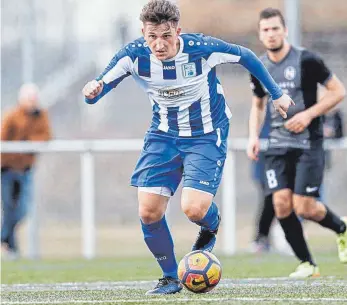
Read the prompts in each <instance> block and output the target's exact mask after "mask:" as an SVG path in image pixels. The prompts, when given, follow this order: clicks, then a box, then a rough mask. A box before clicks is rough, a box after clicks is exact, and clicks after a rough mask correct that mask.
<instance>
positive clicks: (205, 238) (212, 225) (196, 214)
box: [181, 187, 220, 251]
mask: <svg viewBox="0 0 347 305" xmlns="http://www.w3.org/2000/svg"><path fill="white" fill-rule="evenodd" d="M212 200H213V195H212V194H210V193H207V192H204V191H201V190H198V189H194V188H191V187H184V188H183V190H182V199H181V207H182V211H183V212H184V213H185V214H186V216H187V217H188V219H189V220H190V221H192V222H194V223H196V224H197V225H198V226H200V227H201V230H200V232H199V235H198V237H197V239H196V241H195V243H194V245H193V247H192V250H193V251H195V250H206V251H212V249H213V247H214V245H215V243H216V234H217V231H218V227H219V223H220V215H219V210H218V207H217V205H216V204H215V203H214V202H213V201H212Z"/></svg>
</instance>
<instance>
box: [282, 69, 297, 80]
mask: <svg viewBox="0 0 347 305" xmlns="http://www.w3.org/2000/svg"><path fill="white" fill-rule="evenodd" d="M295 75H296V70H295V68H294V67H293V66H288V67H287V68H285V69H284V77H285V78H286V79H288V80H293V79H294V78H295Z"/></svg>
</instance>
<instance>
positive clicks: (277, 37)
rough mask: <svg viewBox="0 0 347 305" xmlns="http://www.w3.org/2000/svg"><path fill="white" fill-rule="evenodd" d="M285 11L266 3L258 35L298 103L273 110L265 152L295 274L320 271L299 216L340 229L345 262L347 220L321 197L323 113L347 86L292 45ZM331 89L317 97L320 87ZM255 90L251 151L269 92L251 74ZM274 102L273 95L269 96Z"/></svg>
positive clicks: (274, 71)
mask: <svg viewBox="0 0 347 305" xmlns="http://www.w3.org/2000/svg"><path fill="white" fill-rule="evenodd" d="M287 34H288V30H287V28H286V25H285V21H284V18H283V16H282V14H281V12H280V11H279V10H277V9H272V8H268V9H266V10H264V11H262V12H261V13H260V20H259V38H260V40H261V42H262V43H263V44H264V46H265V48H266V49H267V52H266V54H265V55H264V56H262V57H261V60H262V61H263V63H264V65H265V66H266V67H267V69H268V70H269V72H270V74H271V75H272V77H273V78H274V80H275V81H276V82H277V83H278V84H279V86H280V87H281V88H282V90H284V91H285V92H286V93H287V94H288V95H289V96H291V98H292V99H293V100H294V102H295V106H294V107H291V108H290V109H289V111H288V118H287V119H283V118H281V117H280V116H278V115H277V114H276V113H275V112H274V111H272V114H271V130H270V134H269V148H268V150H267V152H266V154H265V171H266V180H267V192H268V193H269V194H271V193H272V194H273V204H274V208H275V213H276V217H277V218H278V220H279V222H280V224H281V226H282V228H283V230H284V233H285V236H286V239H287V241H288V243H289V244H290V245H291V247H292V249H293V251H294V253H295V254H296V256H297V257H298V259H299V260H300V261H301V264H300V265H299V267H298V268H297V269H296V270H295V272H293V273H292V274H290V276H291V277H296V278H306V277H312V276H318V275H319V270H318V267H317V266H316V264H315V263H314V261H313V259H312V257H311V254H310V251H309V249H308V246H307V243H306V241H305V238H304V235H303V230H302V226H301V223H300V221H299V219H298V218H297V215H298V216H301V217H303V218H305V219H309V220H313V221H315V222H317V223H319V224H320V225H322V226H323V227H326V228H329V229H331V230H333V231H334V232H336V233H337V244H338V252H339V259H340V261H341V262H342V263H347V232H346V224H347V219H342V218H340V217H338V216H336V215H335V214H334V213H333V212H332V211H330V209H328V208H327V207H326V206H324V205H323V204H322V203H320V202H319V201H317V199H316V198H317V197H318V196H319V188H320V185H321V183H322V179H323V172H324V150H323V118H322V116H323V115H324V114H325V113H326V112H328V111H329V110H330V109H332V108H333V107H334V106H335V105H337V104H338V103H339V102H341V101H342V99H343V98H344V96H345V94H346V91H345V88H344V86H343V85H342V83H341V82H340V81H339V80H338V78H337V77H336V76H335V75H334V74H333V73H332V72H331V71H330V70H329V69H328V68H327V67H326V65H325V63H324V61H323V60H322V59H321V58H320V57H319V56H317V55H316V54H314V53H312V52H311V51H308V50H306V49H302V48H296V47H294V46H292V45H290V44H289V43H288V41H287V39H286V37H287ZM318 84H321V85H323V86H325V88H326V89H327V94H326V95H325V96H324V97H323V98H322V99H321V100H319V101H317V86H318ZM252 87H253V92H254V97H253V104H252V110H251V114H250V120H249V129H250V138H249V146H248V150H247V154H248V156H249V157H250V158H251V159H253V160H255V159H257V155H258V152H259V137H258V135H259V130H260V127H261V125H262V122H263V114H264V108H265V105H266V103H265V96H266V95H267V92H266V91H265V90H264V89H263V87H262V86H261V84H260V82H259V81H258V80H257V79H256V78H254V77H252ZM268 100H269V101H271V98H268Z"/></svg>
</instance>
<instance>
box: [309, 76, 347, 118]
mask: <svg viewBox="0 0 347 305" xmlns="http://www.w3.org/2000/svg"><path fill="white" fill-rule="evenodd" d="M324 87H325V88H326V89H327V90H326V93H325V94H324V96H323V97H322V98H321V99H320V100H319V101H318V103H316V104H315V105H314V106H312V107H310V108H308V109H307V112H308V114H309V115H310V117H311V118H312V119H314V118H316V117H319V116H321V115H323V114H325V113H327V112H328V111H329V110H330V109H332V108H334V107H335V106H336V105H337V104H338V103H340V102H341V101H342V100H343V98H344V97H345V96H346V89H345V87H344V85H343V84H342V82H341V81H340V80H339V79H338V78H337V77H336V75H332V76H331V78H330V79H328V81H327V82H326V83H325V84H324Z"/></svg>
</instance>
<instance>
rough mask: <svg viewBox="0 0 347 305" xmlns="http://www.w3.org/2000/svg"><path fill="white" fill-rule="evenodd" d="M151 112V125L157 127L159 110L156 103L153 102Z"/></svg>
mask: <svg viewBox="0 0 347 305" xmlns="http://www.w3.org/2000/svg"><path fill="white" fill-rule="evenodd" d="M152 110H153V118H152V124H154V125H155V126H156V127H158V126H159V124H160V114H159V110H160V108H159V105H158V103H157V102H154V104H153V107H152Z"/></svg>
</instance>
